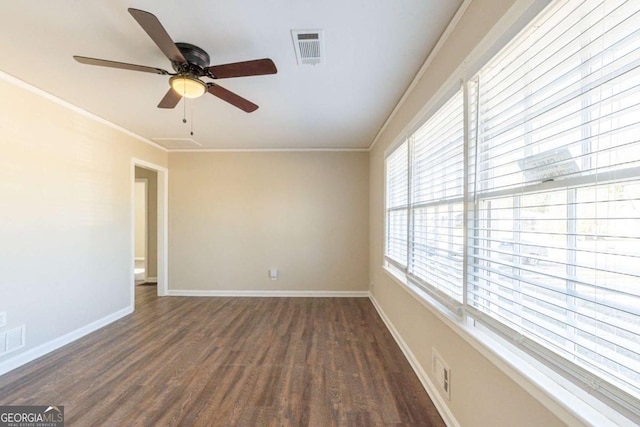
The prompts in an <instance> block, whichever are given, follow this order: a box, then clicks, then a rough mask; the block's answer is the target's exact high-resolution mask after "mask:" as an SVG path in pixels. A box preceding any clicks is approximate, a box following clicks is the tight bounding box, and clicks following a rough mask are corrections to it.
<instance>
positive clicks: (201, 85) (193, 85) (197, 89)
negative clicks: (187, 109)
mask: <svg viewBox="0 0 640 427" xmlns="http://www.w3.org/2000/svg"><path fill="white" fill-rule="evenodd" d="M169 84H170V85H171V88H172V89H173V90H175V91H176V92H178V94H180V96H183V97H185V98H198V97H200V96H202V95H204V93H205V92H206V91H207V85H206V84H205V82H203V81H202V80H200V79H198V78H197V77H192V76H188V75H185V76H181V75H176V76H173V77H171V78H170V79H169Z"/></svg>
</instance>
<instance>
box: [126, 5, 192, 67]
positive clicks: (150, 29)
mask: <svg viewBox="0 0 640 427" xmlns="http://www.w3.org/2000/svg"><path fill="white" fill-rule="evenodd" d="M129 13H130V14H131V16H133V19H135V20H136V21H138V24H140V26H141V27H142V29H143V30H144V31H145V32H146V33H147V34H149V37H151V40H153V41H154V42H155V44H156V45H158V47H159V48H160V50H161V51H162V53H164V54H165V55H166V57H167V58H169V60H171V61H173V62H179V63H185V62H187V60H186V59H184V56H182V53H181V52H180V49H178V46H176V44H175V43H174V42H173V40H171V37H170V36H169V34H168V33H167V30H165V29H164V27H163V26H162V24H161V23H160V21H159V20H158V18H156V16H155V15H154V14H152V13H149V12H145V11H144V10H139V9H134V8H129Z"/></svg>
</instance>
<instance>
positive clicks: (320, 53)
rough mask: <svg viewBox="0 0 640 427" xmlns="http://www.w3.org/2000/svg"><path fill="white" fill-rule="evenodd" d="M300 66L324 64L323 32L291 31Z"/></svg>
mask: <svg viewBox="0 0 640 427" xmlns="http://www.w3.org/2000/svg"><path fill="white" fill-rule="evenodd" d="M291 36H292V37H293V45H294V47H295V49H296V59H297V60H298V65H316V64H320V63H322V62H323V57H324V38H323V33H322V30H291Z"/></svg>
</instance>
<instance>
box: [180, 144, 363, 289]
mask: <svg viewBox="0 0 640 427" xmlns="http://www.w3.org/2000/svg"><path fill="white" fill-rule="evenodd" d="M169 166H170V171H171V172H170V175H169V200H170V204H169V229H170V242H169V260H170V261H169V262H170V265H169V277H170V280H169V283H170V285H169V286H170V289H171V290H254V291H273V290H275V291H365V290H367V289H368V281H367V279H368V203H369V201H368V185H369V183H368V153H366V152H262V153H260V152H240V153H171V154H170V156H169ZM269 268H278V269H279V270H280V278H279V279H278V280H276V281H272V280H269V279H268V277H267V270H268V269H269Z"/></svg>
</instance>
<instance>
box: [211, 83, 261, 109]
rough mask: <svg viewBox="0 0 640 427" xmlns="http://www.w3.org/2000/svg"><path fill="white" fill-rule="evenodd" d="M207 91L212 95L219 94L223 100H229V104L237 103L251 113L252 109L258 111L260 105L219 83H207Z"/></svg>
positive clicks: (240, 107) (236, 104)
mask: <svg viewBox="0 0 640 427" xmlns="http://www.w3.org/2000/svg"><path fill="white" fill-rule="evenodd" d="M207 91H208V92H209V93H210V94H211V95H213V96H217V97H218V98H220V99H222V100H223V101H227V102H228V103H229V104H231V105H235V106H236V107H238V108H239V109H241V110H242V111H245V112H247V113H251V112H252V111H256V110H257V109H258V106H257V105H256V104H254V103H253V102H251V101H249V100H247V99H244V98H243V97H241V96H240V95H236V94H235V93H233V92H231V91H229V90H227V89H225V88H223V87H221V86H218V85H217V84H214V83H207Z"/></svg>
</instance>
